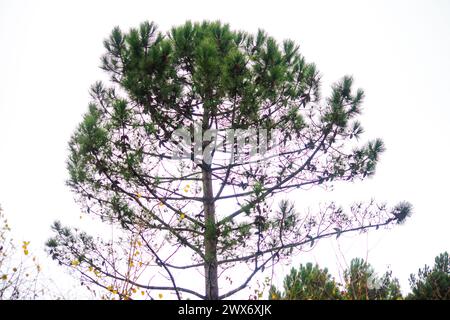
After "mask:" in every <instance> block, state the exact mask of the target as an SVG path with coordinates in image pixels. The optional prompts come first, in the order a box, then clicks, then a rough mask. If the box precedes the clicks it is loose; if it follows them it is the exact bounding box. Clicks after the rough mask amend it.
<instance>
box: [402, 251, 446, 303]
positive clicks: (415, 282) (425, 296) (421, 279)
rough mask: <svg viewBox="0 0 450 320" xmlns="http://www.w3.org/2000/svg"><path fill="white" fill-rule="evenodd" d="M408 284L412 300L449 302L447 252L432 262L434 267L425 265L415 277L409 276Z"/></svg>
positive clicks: (413, 275) (409, 297)
mask: <svg viewBox="0 0 450 320" xmlns="http://www.w3.org/2000/svg"><path fill="white" fill-rule="evenodd" d="M409 282H410V284H411V290H412V293H411V294H410V295H408V299H413V300H449V299H450V258H449V255H448V253H447V252H444V253H441V254H440V255H439V256H437V257H436V258H435V260H434V266H433V267H432V268H430V267H429V266H427V265H425V267H424V268H423V269H419V271H418V273H417V275H415V274H411V276H410V279H409Z"/></svg>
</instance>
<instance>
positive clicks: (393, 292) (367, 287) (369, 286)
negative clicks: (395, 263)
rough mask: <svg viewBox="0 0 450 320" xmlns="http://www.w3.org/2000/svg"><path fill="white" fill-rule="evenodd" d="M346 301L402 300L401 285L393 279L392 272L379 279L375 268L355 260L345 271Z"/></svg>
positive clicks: (361, 260)
mask: <svg viewBox="0 0 450 320" xmlns="http://www.w3.org/2000/svg"><path fill="white" fill-rule="evenodd" d="M344 281H345V284H344V286H345V291H344V299H350V300H397V299H401V298H402V294H401V290H400V284H399V282H398V280H397V279H396V278H392V271H387V272H386V273H385V274H384V275H383V276H381V277H379V276H377V274H376V273H375V270H374V269H373V267H372V266H371V265H370V264H369V263H368V262H366V261H364V260H363V259H359V258H355V259H352V261H351V262H350V267H349V268H348V269H347V270H345V271H344Z"/></svg>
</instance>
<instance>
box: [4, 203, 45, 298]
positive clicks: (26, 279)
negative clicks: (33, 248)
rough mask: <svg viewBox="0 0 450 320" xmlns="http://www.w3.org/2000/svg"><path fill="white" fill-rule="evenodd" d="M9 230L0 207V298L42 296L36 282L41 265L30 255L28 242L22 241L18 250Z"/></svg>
mask: <svg viewBox="0 0 450 320" xmlns="http://www.w3.org/2000/svg"><path fill="white" fill-rule="evenodd" d="M10 231H11V227H10V225H9V223H8V220H7V218H6V217H5V215H4V213H3V212H2V208H1V207H0V300H19V299H20V300H23V299H36V298H39V297H42V295H43V294H44V290H43V287H41V286H40V284H39V283H38V280H39V276H40V272H41V266H40V264H39V263H38V261H37V260H36V257H31V254H30V252H29V245H30V242H29V241H23V242H22V252H19V251H18V250H17V248H16V246H15V244H14V243H15V241H14V239H12V238H11V236H10V234H9V233H10ZM21 253H22V254H21ZM22 257H25V259H23V258H22Z"/></svg>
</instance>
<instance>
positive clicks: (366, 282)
mask: <svg viewBox="0 0 450 320" xmlns="http://www.w3.org/2000/svg"><path fill="white" fill-rule="evenodd" d="M283 289H284V291H283V292H281V291H279V290H277V288H276V287H275V286H272V287H271V289H270V291H269V299H281V300H397V299H402V294H401V290H400V284H399V282H398V280H397V279H396V278H393V277H392V272H391V271H387V272H386V273H384V274H383V275H382V276H381V277H380V276H378V275H377V274H376V273H375V271H374V269H373V268H372V266H371V265H370V264H369V263H367V262H365V261H364V260H363V259H359V258H355V259H352V260H351V263H350V266H349V268H348V269H346V270H344V283H343V284H340V283H337V282H336V281H335V280H334V278H333V277H332V276H331V275H330V274H329V273H328V269H326V268H325V269H321V268H319V266H318V265H315V266H313V265H312V264H311V263H307V264H306V266H303V265H300V268H299V269H298V270H296V269H294V268H292V269H291V273H290V274H288V275H287V276H286V277H285V278H284V282H283Z"/></svg>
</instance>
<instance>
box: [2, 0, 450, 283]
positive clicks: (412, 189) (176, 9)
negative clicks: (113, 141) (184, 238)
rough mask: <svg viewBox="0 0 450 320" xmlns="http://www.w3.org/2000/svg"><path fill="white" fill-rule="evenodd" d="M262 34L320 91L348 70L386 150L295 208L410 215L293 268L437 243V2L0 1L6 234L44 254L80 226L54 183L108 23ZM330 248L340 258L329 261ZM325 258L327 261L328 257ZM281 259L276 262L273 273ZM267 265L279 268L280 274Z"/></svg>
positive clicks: (422, 256)
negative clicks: (374, 165)
mask: <svg viewBox="0 0 450 320" xmlns="http://www.w3.org/2000/svg"><path fill="white" fill-rule="evenodd" d="M188 19H190V20H193V21H199V20H204V19H207V20H216V19H220V20H222V21H223V22H228V23H230V25H231V27H232V28H233V29H242V30H246V31H249V32H255V31H257V29H258V28H263V29H265V30H266V31H267V32H268V33H269V34H270V35H272V36H274V37H275V38H277V39H279V40H283V39H286V38H290V39H293V40H294V41H296V42H297V43H298V44H299V45H300V49H301V52H302V54H303V55H304V56H305V57H306V59H307V60H308V61H310V62H315V63H316V64H317V66H318V69H319V70H320V71H321V73H322V75H323V78H322V79H323V92H324V93H326V92H328V88H329V87H330V84H331V83H333V82H334V81H337V80H339V79H340V78H341V77H342V76H343V75H346V74H349V75H353V76H354V78H355V82H356V83H355V84H356V86H358V87H362V88H363V89H364V90H365V92H366V100H365V103H364V110H363V116H362V118H361V122H362V124H363V126H364V128H365V129H366V133H365V134H364V136H363V140H368V139H371V138H375V137H380V138H382V139H383V140H384V142H385V144H386V147H387V151H386V153H385V154H383V156H382V158H381V162H380V164H379V166H378V170H377V173H376V175H375V177H373V178H372V179H370V180H366V181H364V182H360V183H355V184H350V185H348V184H347V185H342V186H341V185H340V186H337V187H336V188H335V191H334V192H332V193H324V192H320V191H318V192H311V193H309V192H301V193H292V194H291V195H290V197H292V199H295V200H296V204H297V205H298V207H299V208H302V207H305V206H307V205H312V206H313V205H314V203H317V202H319V201H325V200H329V199H334V200H337V201H340V202H342V203H348V202H349V201H351V200H369V199H370V198H372V197H373V198H375V199H377V200H379V201H387V202H388V203H390V204H392V205H394V204H396V203H397V202H399V201H402V200H407V201H410V202H411V203H412V204H413V205H414V214H413V216H412V217H411V218H410V219H409V221H407V222H406V224H404V225H402V226H399V227H396V228H394V229H392V230H390V231H388V232H381V231H380V232H372V233H370V234H369V235H364V236H360V237H352V238H351V239H346V240H343V241H342V242H341V243H340V246H341V248H339V247H338V243H337V242H335V241H328V242H323V243H322V244H321V245H319V247H318V248H317V250H315V251H313V252H311V253H308V254H305V255H302V256H299V257H296V258H295V261H294V262H295V263H296V264H297V263H299V262H306V261H317V262H319V263H320V264H321V265H323V266H329V267H330V268H331V269H332V270H334V269H333V268H336V270H337V269H338V267H337V266H338V264H339V263H341V264H342V263H343V262H344V261H345V260H347V262H348V261H349V260H350V259H351V258H352V257H354V256H357V255H359V256H362V257H366V256H367V257H368V258H369V262H371V263H372V264H373V265H374V266H376V268H377V270H379V272H382V271H383V270H384V269H385V268H386V267H387V266H390V268H391V269H392V270H393V271H394V274H395V275H396V276H397V277H399V278H400V280H401V284H402V286H403V289H404V290H405V291H407V290H408V289H409V287H408V281H407V279H408V276H409V273H411V272H416V271H417V269H418V268H419V267H421V266H422V265H423V264H424V263H429V264H430V263H432V262H433V258H434V257H435V256H436V255H437V254H439V253H440V252H443V251H445V250H450V209H449V205H448V199H449V197H450V192H449V191H450V188H449V183H450V171H449V160H450V159H449V156H450V152H449V141H450V130H449V125H450V99H449V93H450V1H446V0H442V1H438V0H435V1H411V0H409V1H392V0H391V1H361V0H359V1H282V0H277V1H261V0H259V1H242V0H240V1H234V0H229V1H168V0H166V1H131V0H128V1H18V0H11V1H9V0H8V1H7V0H0V204H1V205H2V207H3V209H4V211H5V213H6V215H7V216H8V217H9V218H10V220H11V224H12V227H13V228H14V234H15V236H16V237H17V239H19V240H29V241H31V243H32V245H34V247H32V248H34V250H35V251H36V252H38V253H40V254H41V255H44V253H43V248H44V242H45V240H46V239H47V238H48V237H49V236H50V231H49V226H50V224H51V223H52V222H53V221H54V220H55V219H60V220H62V221H65V222H68V223H80V219H79V217H80V211H79V208H78V207H77V205H76V204H75V203H74V201H73V199H72V194H71V192H70V191H69V189H68V188H67V187H66V186H65V180H66V178H67V172H66V168H65V161H66V158H67V142H68V140H69V138H70V135H71V134H72V132H73V131H74V129H75V127H76V125H77V124H78V123H79V122H80V121H81V119H82V114H83V113H84V112H85V111H86V110H87V105H88V102H89V95H88V88H89V86H90V85H91V84H92V83H93V82H95V81H96V80H99V79H105V75H104V73H103V72H102V70H100V69H99V68H98V66H99V64H100V56H101V55H102V53H103V52H104V49H103V45H102V41H103V39H104V38H106V37H107V36H108V35H109V33H110V31H111V29H112V28H113V27H114V26H116V25H118V26H120V27H121V28H122V29H124V30H127V29H128V28H129V27H134V26H137V25H139V23H141V22H142V21H145V20H150V21H155V22H156V23H157V24H158V25H159V26H160V30H163V31H165V30H168V29H169V28H170V27H171V26H173V25H178V24H181V23H183V22H185V21H186V20H188ZM340 252H342V253H343V255H344V257H345V259H344V258H343V257H342V256H341V253H340ZM337 257H338V258H339V259H337ZM286 268H287V267H283V268H280V270H281V271H282V272H286V271H287V269H286ZM282 272H280V273H279V274H282Z"/></svg>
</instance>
